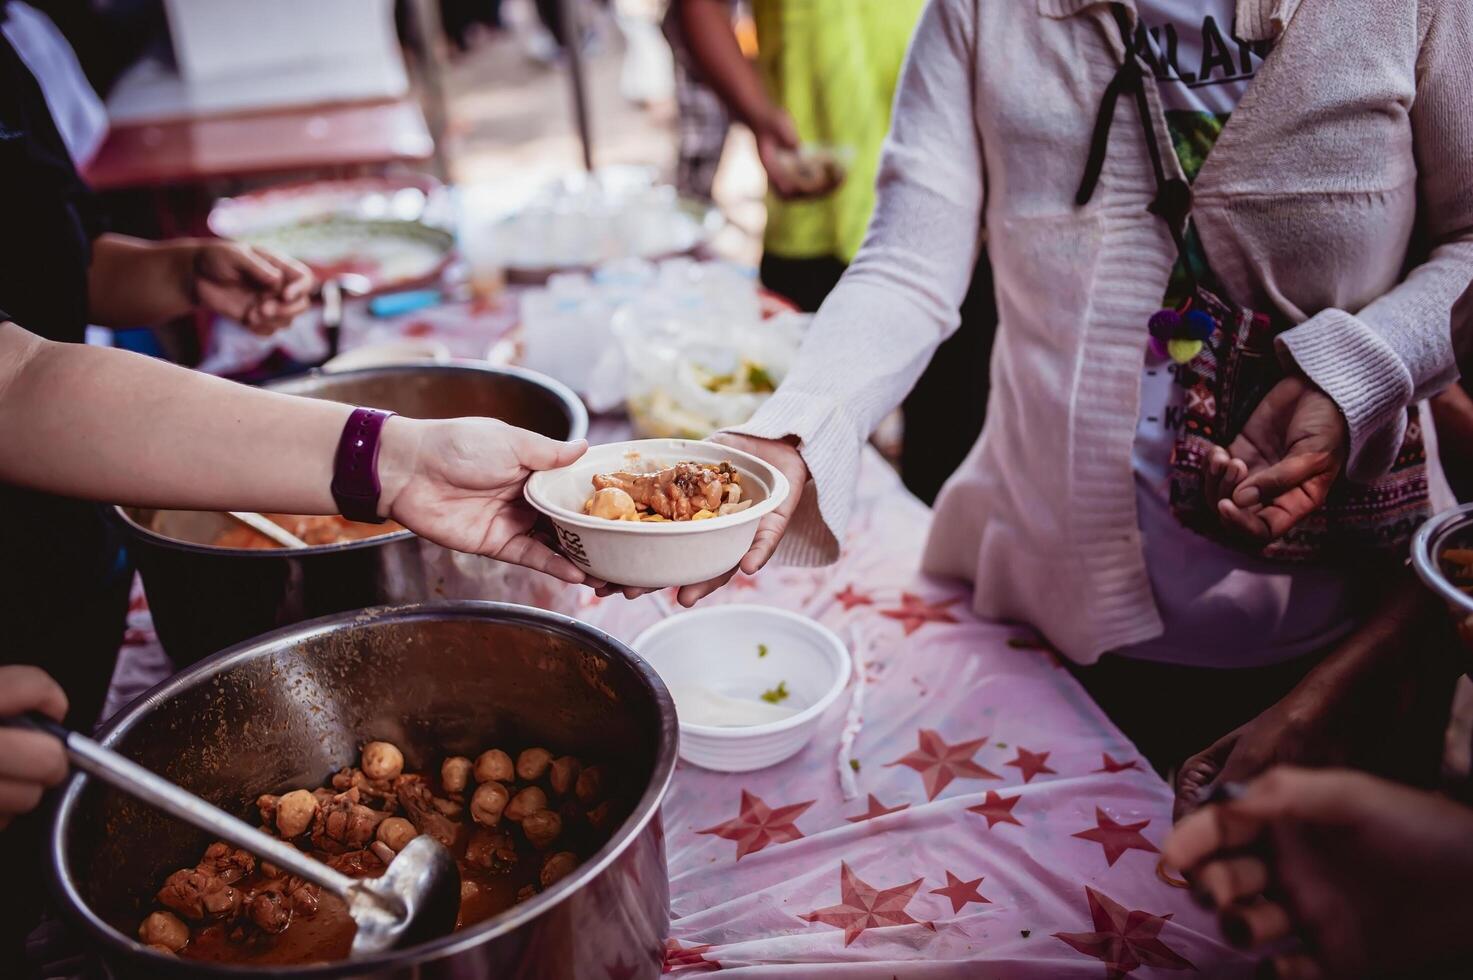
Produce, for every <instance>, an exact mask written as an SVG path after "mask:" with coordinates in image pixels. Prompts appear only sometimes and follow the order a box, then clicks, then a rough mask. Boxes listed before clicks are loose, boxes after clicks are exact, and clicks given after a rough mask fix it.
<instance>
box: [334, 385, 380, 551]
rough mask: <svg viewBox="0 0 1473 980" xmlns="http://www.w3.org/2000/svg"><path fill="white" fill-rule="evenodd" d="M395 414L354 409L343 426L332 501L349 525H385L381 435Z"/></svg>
mask: <svg viewBox="0 0 1473 980" xmlns="http://www.w3.org/2000/svg"><path fill="white" fill-rule="evenodd" d="M393 414H394V413H393V412H382V411H379V410H378V409H376V408H355V409H353V414H352V415H349V416H348V424H347V425H345V426H343V435H342V438H340V439H339V440H338V453H337V456H336V457H334V459H333V464H332V499H333V500H335V501H337V505H338V511H339V512H341V513H342V515H343V516H344V517H346V518H347V519H348V520H350V521H360V522H362V523H364V524H382V523H383V522H384V518H382V517H380V516H378V498H379V492H380V491H381V490H382V489H383V487H382V486H380V484H379V482H378V446H379V434H380V433H381V432H383V428H384V423H385V422H387V421H388V420H389V416H391V415H393Z"/></svg>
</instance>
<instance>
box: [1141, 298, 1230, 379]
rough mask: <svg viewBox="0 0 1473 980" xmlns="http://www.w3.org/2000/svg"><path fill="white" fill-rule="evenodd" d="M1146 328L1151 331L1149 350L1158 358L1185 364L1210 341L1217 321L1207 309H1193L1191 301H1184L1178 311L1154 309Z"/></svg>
mask: <svg viewBox="0 0 1473 980" xmlns="http://www.w3.org/2000/svg"><path fill="white" fill-rule="evenodd" d="M1147 326H1148V327H1149V328H1150V331H1151V351H1152V352H1153V353H1154V354H1155V355H1156V356H1157V357H1163V358H1164V357H1169V358H1171V359H1172V360H1173V361H1175V362H1176V363H1177V364H1186V363H1188V362H1190V361H1191V359H1192V358H1194V357H1196V356H1197V355H1198V354H1199V353H1201V352H1202V346H1203V345H1204V344H1206V343H1207V341H1209V340H1211V339H1212V334H1213V331H1215V330H1216V329H1217V321H1216V320H1214V319H1212V315H1211V314H1210V313H1208V312H1207V311H1206V310H1197V309H1192V302H1191V300H1187V302H1185V303H1183V304H1182V306H1181V308H1180V309H1172V308H1170V307H1167V308H1166V309H1164V310H1157V311H1156V312H1155V313H1153V314H1151V319H1150V321H1149V322H1148V323H1147Z"/></svg>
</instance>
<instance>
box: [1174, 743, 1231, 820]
mask: <svg viewBox="0 0 1473 980" xmlns="http://www.w3.org/2000/svg"><path fill="white" fill-rule="evenodd" d="M1237 744H1238V733H1237V732H1236V731H1233V732H1229V733H1228V734H1227V735H1224V736H1223V737H1222V738H1220V739H1218V740H1217V741H1216V742H1213V743H1212V744H1211V745H1209V746H1208V747H1207V748H1205V749H1203V750H1202V751H1201V752H1198V753H1197V754H1196V755H1194V756H1192V757H1191V758H1189V759H1187V761H1186V762H1183V763H1182V764H1181V767H1180V768H1179V769H1178V770H1177V773H1176V802H1175V805H1174V807H1173V814H1172V819H1173V820H1180V819H1181V818H1182V817H1184V816H1186V815H1187V814H1188V813H1191V812H1192V811H1193V810H1195V809H1196V808H1197V807H1199V806H1201V805H1202V803H1203V802H1204V801H1206V799H1207V798H1208V796H1209V795H1210V794H1211V792H1212V787H1213V786H1215V785H1216V784H1217V779H1218V777H1219V776H1220V775H1221V774H1222V768H1223V766H1224V765H1225V764H1226V763H1227V761H1228V758H1229V757H1230V756H1231V755H1232V752H1233V748H1234V746H1236V745H1237Z"/></svg>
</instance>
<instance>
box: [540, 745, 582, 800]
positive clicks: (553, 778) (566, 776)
mask: <svg viewBox="0 0 1473 980" xmlns="http://www.w3.org/2000/svg"><path fill="white" fill-rule="evenodd" d="M582 770H583V767H582V766H581V765H580V764H579V763H578V760H577V759H575V758H573V757H572V756H571V755H565V756H563V757H562V758H561V759H558V760H556V761H555V762H553V764H552V771H551V773H550V774H549V775H548V777H547V778H548V782H550V783H551V784H552V791H553V792H554V793H557V794H558V795H559V796H567V795H568V794H569V793H571V792H573V786H574V784H576V783H577V782H578V773H579V772H581V771H582Z"/></svg>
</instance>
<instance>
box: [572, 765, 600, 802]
mask: <svg viewBox="0 0 1473 980" xmlns="http://www.w3.org/2000/svg"><path fill="white" fill-rule="evenodd" d="M603 787H604V774H603V770H602V769H600V768H599V767H598V766H589V767H588V768H587V769H584V770H583V771H582V772H581V773H579V774H578V781H577V783H575V784H574V786H573V792H575V793H577V794H578V802H580V803H582V804H583V805H584V806H590V805H592V803H593V801H594V800H596V799H598V797H599V794H600V793H602V792H603Z"/></svg>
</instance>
